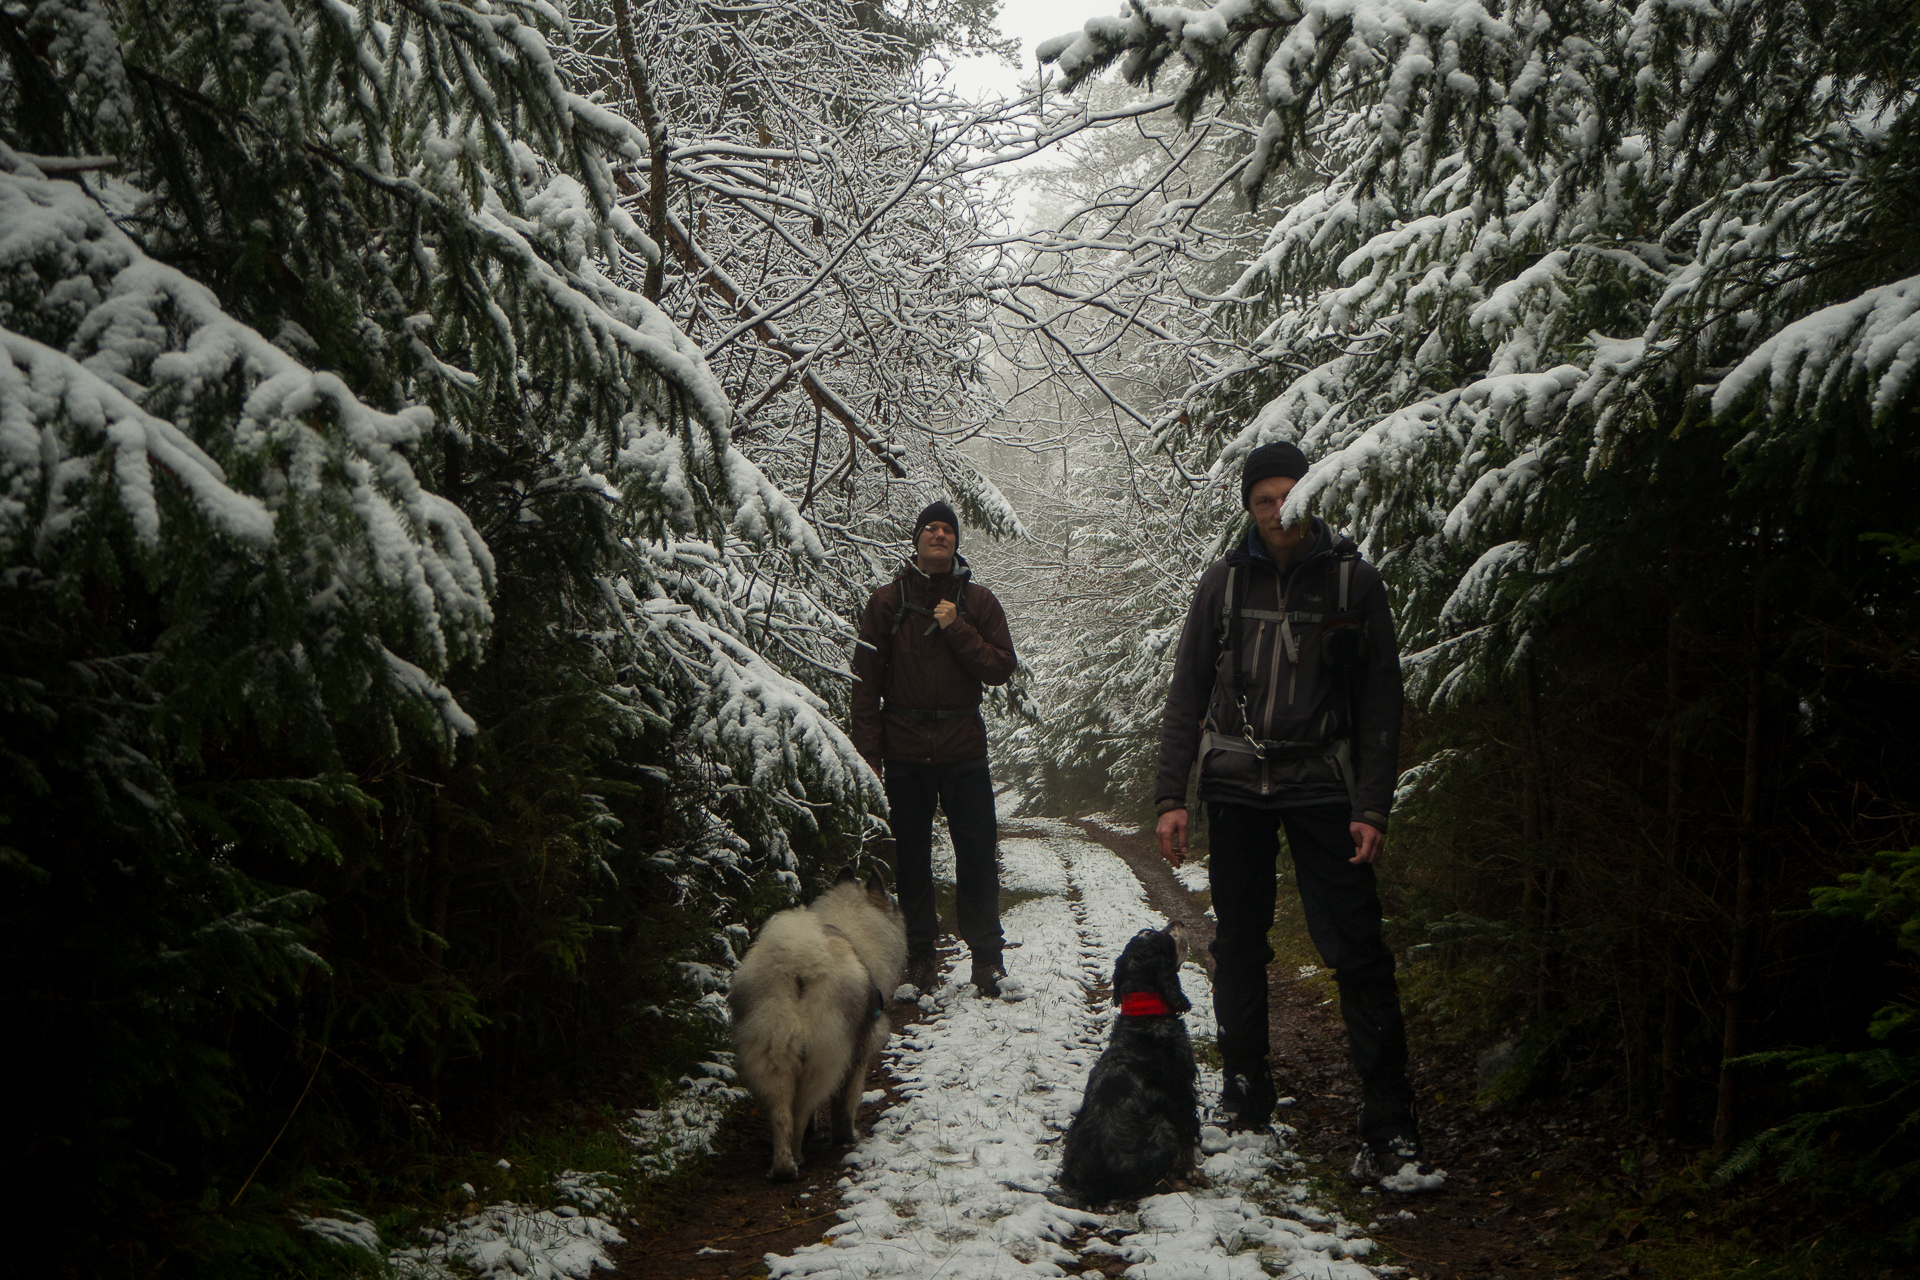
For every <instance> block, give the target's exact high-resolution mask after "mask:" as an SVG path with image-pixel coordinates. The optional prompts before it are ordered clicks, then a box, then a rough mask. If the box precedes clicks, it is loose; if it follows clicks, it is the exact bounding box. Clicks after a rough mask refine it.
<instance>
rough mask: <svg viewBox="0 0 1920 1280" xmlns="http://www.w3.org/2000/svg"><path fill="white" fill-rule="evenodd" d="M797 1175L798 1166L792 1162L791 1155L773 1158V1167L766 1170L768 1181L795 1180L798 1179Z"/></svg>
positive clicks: (798, 1173)
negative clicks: (784, 1157)
mask: <svg viewBox="0 0 1920 1280" xmlns="http://www.w3.org/2000/svg"><path fill="white" fill-rule="evenodd" d="M799 1177H800V1166H799V1165H798V1164H795V1163H794V1161H793V1159H792V1157H788V1158H787V1159H785V1160H775V1161H774V1162H773V1168H771V1169H769V1170H767V1181H768V1182H795V1181H798V1180H799Z"/></svg>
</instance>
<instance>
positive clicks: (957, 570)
mask: <svg viewBox="0 0 1920 1280" xmlns="http://www.w3.org/2000/svg"><path fill="white" fill-rule="evenodd" d="M908 575H912V576H913V577H916V578H924V579H926V580H927V581H928V582H931V581H933V580H934V579H935V578H945V577H949V576H950V577H952V578H953V580H954V581H955V582H959V583H962V584H965V583H967V582H971V581H972V580H973V567H972V566H971V565H969V564H968V563H967V558H966V557H965V556H963V555H961V554H960V553H959V552H958V551H956V552H954V553H953V568H951V569H949V570H948V571H947V572H946V573H927V572H925V571H924V570H922V569H921V568H920V566H919V565H918V564H916V563H915V562H914V558H913V557H912V556H906V557H903V558H902V560H901V562H900V574H899V576H900V577H903V578H904V577H907V576H908Z"/></svg>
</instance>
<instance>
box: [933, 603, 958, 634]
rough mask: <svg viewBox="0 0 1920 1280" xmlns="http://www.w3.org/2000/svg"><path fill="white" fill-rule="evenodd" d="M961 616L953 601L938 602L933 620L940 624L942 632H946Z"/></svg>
mask: <svg viewBox="0 0 1920 1280" xmlns="http://www.w3.org/2000/svg"><path fill="white" fill-rule="evenodd" d="M959 616H960V611H959V610H958V609H956V608H954V606H953V601H951V600H936V601H935V602H934V605H933V620H934V621H935V622H937V623H939V624H940V629H941V630H942V631H945V630H946V629H947V628H948V627H950V626H952V625H953V623H954V620H955V619H956V618H958V617H959Z"/></svg>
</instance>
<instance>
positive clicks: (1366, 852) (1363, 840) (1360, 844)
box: [1163, 822, 1387, 866]
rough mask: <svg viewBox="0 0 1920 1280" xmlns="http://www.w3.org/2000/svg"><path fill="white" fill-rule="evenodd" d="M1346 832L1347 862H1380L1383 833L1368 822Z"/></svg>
mask: <svg viewBox="0 0 1920 1280" xmlns="http://www.w3.org/2000/svg"><path fill="white" fill-rule="evenodd" d="M1347 831H1348V833H1349V834H1351V835H1352V836H1353V856H1352V857H1351V858H1348V859H1347V861H1348V862H1351V863H1354V864H1355V865H1357V866H1366V865H1367V864H1369V863H1373V862H1378V861H1379V860H1380V850H1381V849H1382V848H1383V847H1384V846H1385V845H1386V843H1387V836H1386V833H1385V832H1384V831H1382V830H1380V828H1378V827H1376V826H1374V825H1373V824H1372V823H1370V822H1349V823H1348V824H1347ZM1163 843H1164V842H1163Z"/></svg>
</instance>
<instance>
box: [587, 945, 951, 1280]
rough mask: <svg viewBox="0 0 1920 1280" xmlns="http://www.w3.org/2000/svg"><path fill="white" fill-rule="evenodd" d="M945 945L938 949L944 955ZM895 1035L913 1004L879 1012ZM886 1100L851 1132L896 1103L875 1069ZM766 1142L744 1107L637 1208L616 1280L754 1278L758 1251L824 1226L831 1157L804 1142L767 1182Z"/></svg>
mask: <svg viewBox="0 0 1920 1280" xmlns="http://www.w3.org/2000/svg"><path fill="white" fill-rule="evenodd" d="M951 950H952V949H951V948H950V947H949V948H943V951H944V952H947V953H950V952H951ZM887 1016H888V1019H889V1020H890V1021H891V1022H892V1024H893V1027H894V1030H895V1032H896V1033H897V1032H898V1031H899V1030H900V1028H902V1027H907V1026H911V1025H913V1024H914V1023H916V1022H919V1021H920V1020H921V1019H922V1018H924V1017H925V1016H926V1015H925V1014H924V1013H922V1012H921V1009H920V1007H919V1006H918V1005H915V1004H906V1003H902V1002H900V1001H895V1002H894V1003H893V1005H892V1006H891V1007H890V1008H889V1009H888V1011H887ZM867 1083H868V1084H869V1085H871V1086H874V1087H876V1088H884V1089H885V1090H886V1093H887V1097H886V1098H885V1099H883V1100H881V1101H878V1102H869V1103H867V1104H865V1105H864V1106H862V1107H861V1108H860V1124H859V1130H860V1132H861V1133H866V1132H868V1131H870V1130H871V1129H872V1127H873V1118H874V1117H875V1116H876V1115H878V1114H879V1113H880V1112H882V1111H884V1110H885V1109H886V1108H888V1107H890V1106H892V1105H894V1104H895V1103H897V1102H898V1101H899V1100H900V1099H899V1096H898V1095H897V1093H896V1092H895V1089H894V1082H893V1080H892V1079H891V1078H890V1077H888V1076H887V1075H886V1073H885V1072H884V1071H882V1072H880V1073H879V1074H878V1075H877V1076H874V1077H870V1078H869V1079H868V1082H867ZM772 1147H773V1139H772V1136H771V1135H770V1134H769V1133H768V1131H767V1121H766V1117H765V1116H764V1115H763V1114H761V1112H760V1109H759V1108H758V1107H750V1108H748V1109H747V1110H746V1111H745V1112H744V1113H743V1114H742V1115H741V1116H740V1117H739V1118H737V1119H735V1120H733V1121H731V1122H730V1123H728V1124H727V1125H725V1126H724V1127H722V1129H721V1131H720V1133H719V1134H718V1135H717V1136H716V1137H715V1138H714V1142H713V1148H714V1153H715V1154H714V1158H713V1159H711V1160H709V1161H708V1162H707V1164H706V1167H705V1168H704V1169H703V1170H702V1171H701V1172H700V1173H698V1174H697V1175H694V1176H691V1177H683V1178H680V1179H677V1180H676V1181H675V1182H674V1183H672V1184H671V1185H670V1186H669V1188H668V1189H667V1190H666V1191H665V1193H664V1194H662V1195H661V1196H660V1198H659V1199H657V1200H655V1201H654V1202H653V1203H652V1204H651V1205H649V1206H647V1208H646V1210H645V1211H644V1216H643V1218H642V1224H641V1225H640V1226H638V1227H631V1228H628V1229H627V1230H626V1236H627V1243H626V1244H624V1245H621V1246H619V1247H618V1248H615V1249H612V1250H610V1251H609V1255H610V1256H611V1257H612V1259H613V1262H614V1265H615V1266H616V1267H617V1268H618V1271H617V1273H616V1274H618V1275H621V1276H627V1277H632V1278H633V1280H739V1278H740V1277H746V1276H764V1275H766V1273H767V1267H766V1263H765V1262H764V1261H763V1259H764V1257H765V1255H767V1254H768V1253H791V1252H792V1251H793V1250H795V1249H796V1248H798V1247H799V1246H801V1245H805V1244H812V1243H814V1242H815V1241H816V1240H818V1239H819V1238H820V1235H821V1233H822V1232H824V1231H825V1230H826V1229H827V1228H828V1227H830V1226H832V1225H833V1222H834V1220H835V1218H836V1217H837V1215H838V1214H839V1210H840V1192H839V1189H838V1188H837V1187H836V1185H835V1184H836V1183H837V1182H838V1181H839V1179H840V1176H841V1170H840V1156H841V1155H842V1152H840V1151H837V1150H835V1149H834V1148H833V1147H832V1146H831V1145H829V1144H828V1143H827V1141H826V1140H825V1139H815V1140H813V1141H810V1142H809V1143H808V1144H807V1149H806V1157H805V1159H804V1160H803V1162H802V1163H801V1166H800V1180H799V1181H798V1182H785V1183H770V1182H768V1181H767V1153H768V1152H769V1151H770V1150H772Z"/></svg>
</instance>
